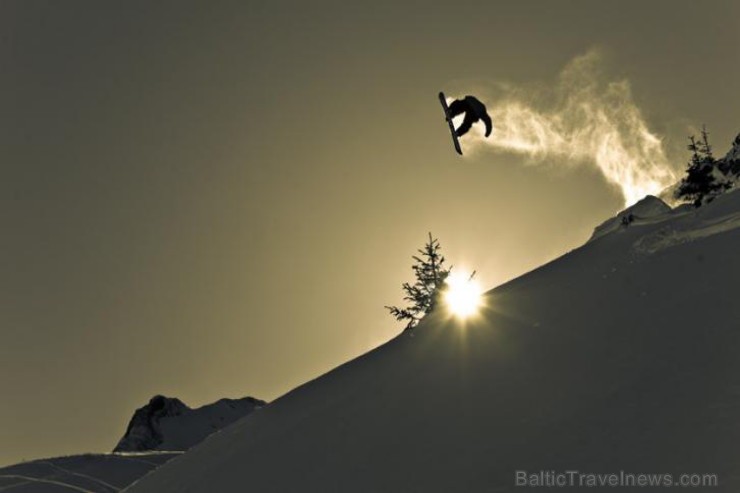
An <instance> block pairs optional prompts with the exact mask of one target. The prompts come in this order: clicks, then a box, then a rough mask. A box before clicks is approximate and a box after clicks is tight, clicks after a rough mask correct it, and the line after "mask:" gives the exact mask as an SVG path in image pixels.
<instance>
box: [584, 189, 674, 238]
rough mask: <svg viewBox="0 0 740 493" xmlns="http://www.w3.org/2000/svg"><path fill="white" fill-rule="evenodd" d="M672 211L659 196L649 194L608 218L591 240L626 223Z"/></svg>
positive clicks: (653, 217)
mask: <svg viewBox="0 0 740 493" xmlns="http://www.w3.org/2000/svg"><path fill="white" fill-rule="evenodd" d="M670 212H671V208H670V206H668V204H666V203H665V202H663V201H662V200H660V199H659V198H658V197H654V196H653V195H647V196H646V197H645V198H644V199H642V200H640V201H639V202H637V203H636V204H635V205H633V206H631V207H628V208H626V209H625V210H623V211H621V212H620V213H619V214H617V215H616V217H612V218H610V219H607V220H606V221H604V222H603V223H601V224H600V225H599V226H597V227H596V229H594V233H593V235H591V239H589V241H593V240H595V239H597V238H601V237H602V236H604V235H606V234H608V233H611V232H612V231H616V230H618V229H620V228H622V227H624V226H625V225H628V224H631V223H633V222H637V223H639V222H641V221H644V220H651V219H655V218H659V217H661V216H664V215H666V214H668V213H670Z"/></svg>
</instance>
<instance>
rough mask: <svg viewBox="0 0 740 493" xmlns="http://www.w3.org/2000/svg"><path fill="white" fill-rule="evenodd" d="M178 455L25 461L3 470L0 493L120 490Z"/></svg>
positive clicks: (76, 457)
mask: <svg viewBox="0 0 740 493" xmlns="http://www.w3.org/2000/svg"><path fill="white" fill-rule="evenodd" d="M175 455H178V453H176V452H160V453H149V454H86V455H73V456H69V457H57V458H54V459H41V460H34V461H31V462H23V463H21V464H15V465H13V466H8V467H4V468H2V469H0V491H2V492H7V493H59V492H65V491H69V492H72V491H82V492H89V493H111V492H114V491H120V490H122V489H123V488H125V487H126V486H128V485H129V484H131V483H132V482H134V481H135V480H137V479H139V478H140V477H142V476H143V475H145V474H146V473H148V472H149V471H151V470H152V469H154V468H156V467H158V466H159V465H161V464H163V463H165V462H167V461H168V460H170V459H171V458H173V457H174V456H175Z"/></svg>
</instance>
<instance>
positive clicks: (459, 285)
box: [444, 272, 482, 319]
mask: <svg viewBox="0 0 740 493" xmlns="http://www.w3.org/2000/svg"><path fill="white" fill-rule="evenodd" d="M446 283H447V290H446V293H445V297H444V298H445V303H446V304H447V308H448V309H449V310H450V312H452V314H453V315H455V316H456V317H458V318H461V319H466V318H468V317H471V316H472V315H475V314H476V313H478V309H479V308H480V305H481V295H482V291H481V288H480V285H479V284H478V283H477V282H476V281H475V280H473V279H471V276H469V275H465V274H463V273H462V272H453V273H451V274H450V276H449V277H448V278H447V281H446Z"/></svg>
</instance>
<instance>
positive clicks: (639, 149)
mask: <svg viewBox="0 0 740 493" xmlns="http://www.w3.org/2000/svg"><path fill="white" fill-rule="evenodd" d="M599 58H600V57H599V54H598V53H597V52H595V51H591V52H588V53H586V54H585V55H583V56H580V57H577V58H575V59H574V60H573V61H571V62H570V63H569V64H568V65H567V66H566V67H565V69H564V70H563V71H562V73H561V74H560V77H559V80H558V83H557V84H556V85H555V86H554V88H552V89H548V90H546V91H540V94H537V95H538V96H544V98H543V99H547V100H549V101H550V103H549V104H548V105H545V104H537V103H535V102H533V100H532V99H531V96H532V94H531V93H530V94H529V96H530V98H529V99H525V98H524V94H523V93H522V91H517V90H514V89H511V88H504V94H503V95H499V96H498V97H493V98H491V99H490V100H489V102H490V105H489V107H488V112H489V114H490V115H491V118H492V119H493V124H494V130H493V134H492V135H491V136H490V137H489V138H488V139H485V138H484V137H483V135H482V134H481V133H477V132H475V133H471V135H473V136H474V143H475V145H476V146H482V145H487V146H493V147H494V148H496V149H498V150H503V151H509V152H516V153H521V154H526V155H528V156H529V157H531V158H533V160H534V161H535V162H542V161H543V160H544V159H545V158H561V159H563V158H565V160H566V161H568V162H570V163H584V162H585V163H593V164H595V165H596V166H597V167H598V168H599V170H600V171H601V173H602V174H603V175H604V177H605V178H606V179H607V181H608V182H609V183H611V184H614V185H616V186H617V187H619V188H620V189H621V191H622V195H623V197H624V201H625V205H629V204H633V203H634V202H636V201H638V200H640V199H642V198H643V197H644V196H645V195H647V194H652V195H658V194H659V193H660V192H661V191H662V190H664V189H665V188H666V187H668V186H669V185H671V184H673V183H674V182H675V181H676V175H675V173H674V171H673V169H672V168H671V166H670V164H669V161H668V159H667V158H666V154H665V151H664V149H663V144H662V142H661V140H660V139H659V138H658V137H656V136H655V134H653V133H651V132H650V131H649V130H648V128H647V125H646V124H645V120H644V119H643V118H642V115H641V114H640V110H639V109H638V108H637V107H636V106H635V103H634V102H633V101H632V96H631V94H630V87H629V83H628V82H627V81H618V82H602V81H601V79H600V77H599V73H598V71H597V68H598V63H599Z"/></svg>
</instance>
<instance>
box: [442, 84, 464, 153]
mask: <svg viewBox="0 0 740 493" xmlns="http://www.w3.org/2000/svg"><path fill="white" fill-rule="evenodd" d="M439 102H440V103H442V109H443V110H445V120H447V124H448V125H449V126H450V133H451V134H452V143H453V144H455V150H456V151H457V153H458V154H460V155H461V156H462V149H461V148H460V140H459V139H458V138H457V134H456V133H455V125H454V124H453V123H452V118H450V107H449V106H447V100H446V99H445V93H443V92H440V93H439Z"/></svg>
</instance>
